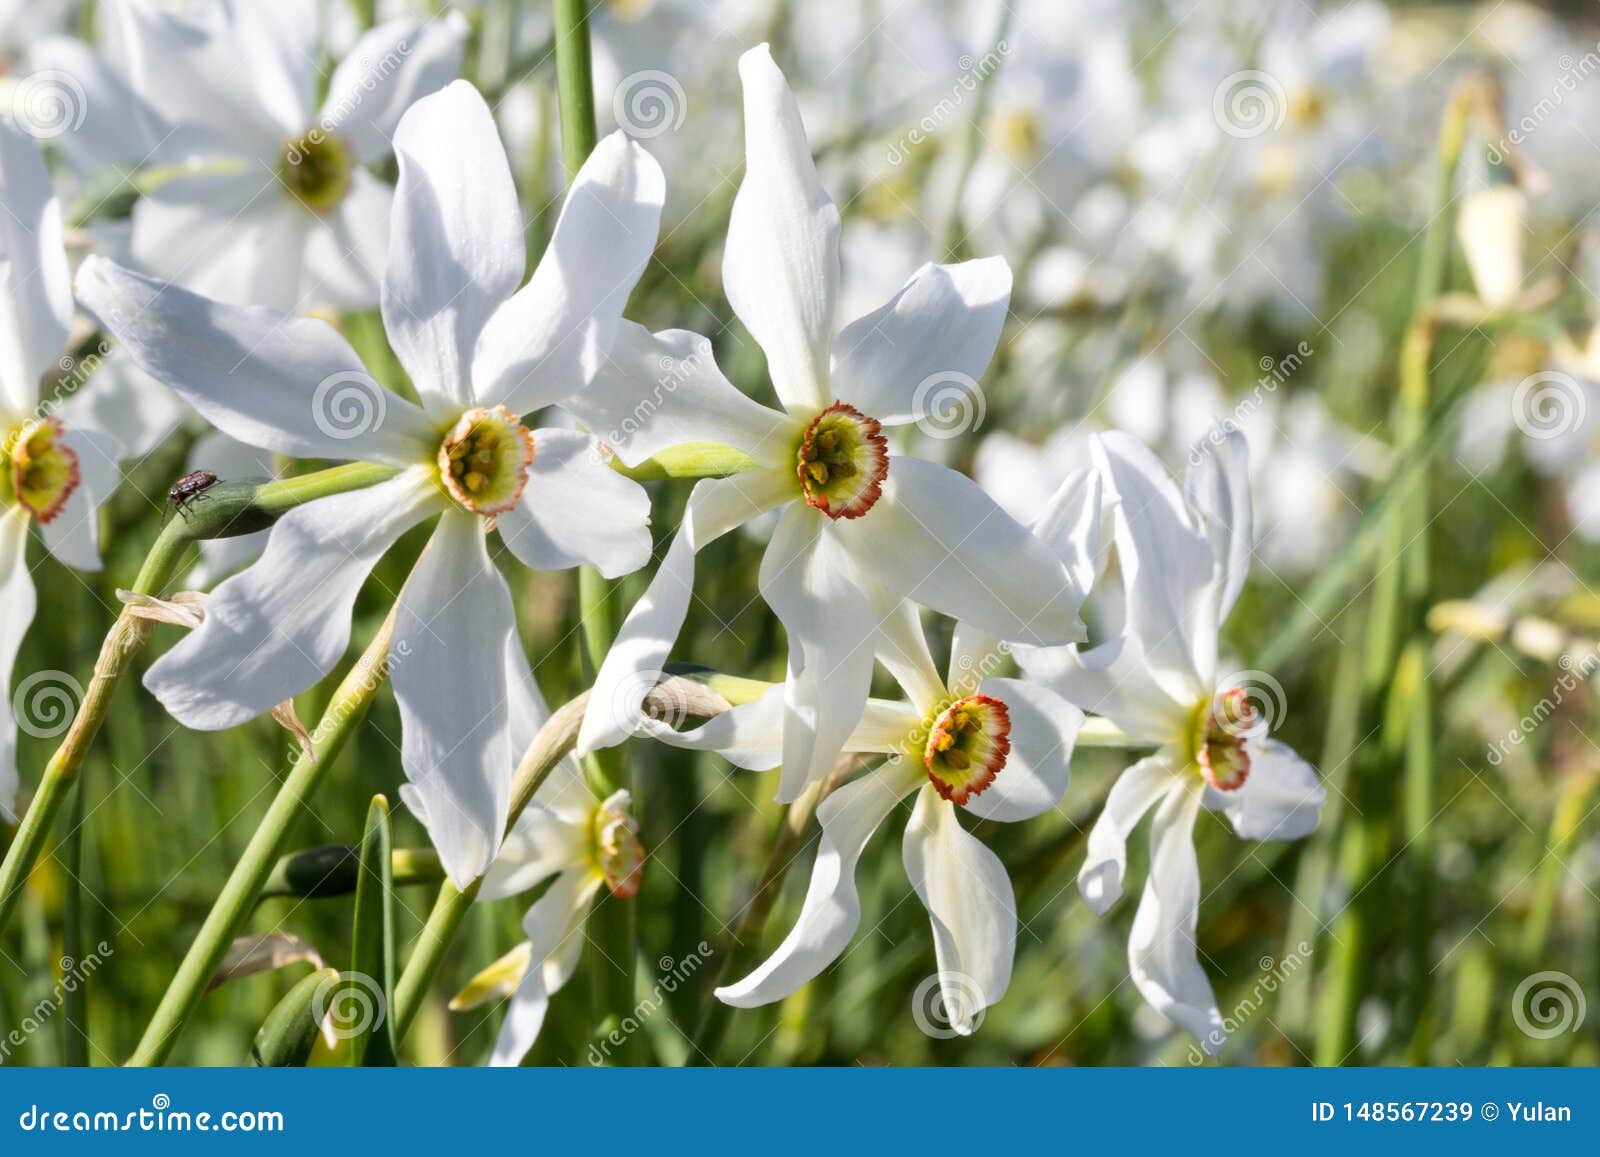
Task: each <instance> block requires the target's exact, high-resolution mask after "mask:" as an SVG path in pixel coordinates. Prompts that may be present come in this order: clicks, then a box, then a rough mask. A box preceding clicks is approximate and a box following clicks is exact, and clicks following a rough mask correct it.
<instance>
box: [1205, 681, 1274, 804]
mask: <svg viewBox="0 0 1600 1157" xmlns="http://www.w3.org/2000/svg"><path fill="white" fill-rule="evenodd" d="M1260 734H1261V715H1260V713H1259V712H1258V711H1256V709H1255V707H1254V705H1252V704H1251V702H1250V699H1249V696H1248V695H1246V693H1245V690H1244V688H1243V687H1230V688H1229V689H1228V690H1226V691H1219V692H1217V694H1216V695H1215V696H1213V697H1212V698H1211V700H1210V701H1208V702H1202V703H1201V704H1200V705H1199V707H1197V708H1196V709H1195V724H1194V740H1193V743H1194V762H1195V765H1196V766H1198V767H1199V769H1200V774H1201V775H1203V776H1205V779H1206V782H1207V783H1209V784H1210V785H1211V786H1212V787H1214V788H1216V789H1217V790H1218V791H1238V790H1239V789H1240V788H1241V787H1243V786H1244V782H1245V780H1247V779H1249V778H1250V747H1249V742H1250V740H1252V739H1254V738H1256V737H1257V736H1259V735H1260Z"/></svg>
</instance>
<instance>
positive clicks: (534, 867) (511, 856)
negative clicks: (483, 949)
mask: <svg viewBox="0 0 1600 1157" xmlns="http://www.w3.org/2000/svg"><path fill="white" fill-rule="evenodd" d="M406 788H407V789H408V790H411V791H415V789H414V788H412V787H411V785H410V784H407V785H406ZM593 807H594V805H593V801H592V800H591V802H590V806H589V808H588V809H586V810H585V812H584V813H583V817H584V820H585V821H587V820H589V819H591V818H592V815H593ZM426 811H427V805H426V803H424V804H423V808H422V812H421V813H420V814H422V815H425V814H426ZM424 822H426V821H424ZM591 840H592V837H591V834H590V830H589V825H588V823H587V822H583V823H573V822H571V821H570V820H569V819H567V818H566V817H565V816H563V815H561V814H560V813H558V812H556V811H554V810H552V809H551V808H547V807H545V806H543V805H542V804H540V803H539V802H538V801H537V800H536V801H534V802H533V803H531V804H529V805H528V806H527V807H526V808H525V809H523V812H522V814H521V815H520V816H518V817H517V823H516V826H515V827H513V828H512V830H511V834H510V835H509V836H507V837H506V839H505V842H504V843H503V844H501V845H500V854H499V855H498V856H496V857H495V861H494V863H493V864H491V865H489V870H488V871H487V872H485V873H484V876H483V884H482V886H481V887H480V888H479V889H478V900H479V902H480V903H487V902H490V901H494V900H504V899H506V898H507V897H508V896H518V895H521V894H522V893H523V892H526V891H528V890H529V889H530V888H533V887H535V886H536V885H538V884H539V883H540V882H541V881H543V880H546V879H548V878H549V877H551V876H553V875H555V874H556V873H557V872H561V871H565V870H566V869H568V868H572V867H578V866H587V865H588V863H589V854H590V844H591Z"/></svg>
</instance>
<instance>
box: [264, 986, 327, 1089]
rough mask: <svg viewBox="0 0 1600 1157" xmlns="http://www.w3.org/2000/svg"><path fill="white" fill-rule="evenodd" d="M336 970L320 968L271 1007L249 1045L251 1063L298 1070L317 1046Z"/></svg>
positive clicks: (265, 1066)
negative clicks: (325, 1002) (319, 1020)
mask: <svg viewBox="0 0 1600 1157" xmlns="http://www.w3.org/2000/svg"><path fill="white" fill-rule="evenodd" d="M338 983H339V970H338V969H336V968H319V969H317V970H316V971H315V972H313V973H311V975H309V976H307V977H306V978H305V979H304V980H302V981H300V983H299V984H297V985H295V986H294V987H293V988H291V989H290V990H289V992H288V994H287V995H286V996H284V998H283V999H282V1000H280V1001H279V1002H278V1003H277V1004H276V1005H274V1006H273V1008H272V1011H271V1012H269V1013H268V1014H267V1019H266V1020H264V1021H262V1022H261V1028H260V1030H259V1031H257V1033H256V1039H255V1040H254V1042H252V1043H251V1045H250V1062H251V1063H252V1064H255V1065H259V1066H262V1067H263V1068H286V1067H287V1068H299V1067H301V1066H303V1065H304V1064H305V1063H306V1060H307V1058H308V1057H309V1056H310V1055H311V1049H312V1046H314V1045H315V1044H316V1043H317V1030H318V1028H319V1027H320V1025H319V1023H318V1018H319V1017H320V1015H321V1012H322V1007H323V1003H324V1000H325V998H326V996H327V994H328V993H329V992H330V991H332V990H333V987H334V985H336V984H338Z"/></svg>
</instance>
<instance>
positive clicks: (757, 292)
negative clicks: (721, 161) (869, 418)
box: [722, 44, 839, 410]
mask: <svg viewBox="0 0 1600 1157" xmlns="http://www.w3.org/2000/svg"><path fill="white" fill-rule="evenodd" d="M739 76H740V78H741V79H742V80H743V81H744V121H745V124H744V141H745V146H744V147H745V171H744V182H743V183H742V184H741V185H740V186H739V193H738V195H737V196H736V197H735V198H734V201H733V213H732V216H731V217H730V219H729V222H728V241H727V246H726V248H725V249H724V251H723V257H722V284H723V289H724V291H725V292H726V293H727V296H728V303H729V304H730V305H732V306H733V311H734V313H736V314H738V315H739V320H740V321H742V322H744V324H745V327H746V328H747V329H749V331H750V333H751V335H752V336H753V337H754V338H755V339H756V341H757V342H758V343H759V344H760V346H761V348H762V350H763V351H765V353H766V355H767V373H768V374H769V376H770V377H771V378H772V384H773V387H774V388H775V389H776V390H777V391H778V397H780V398H782V399H783V403H784V405H785V406H787V407H788V408H789V409H790V410H794V409H795V408H796V407H800V408H802V409H804V408H813V409H815V408H820V407H822V406H825V405H827V403H828V397H829V392H830V391H829V389H828V385H827V383H828V350H829V347H830V344H831V339H832V337H833V311H834V302H835V298H836V296H837V294H838V289H839V210H838V209H837V208H836V207H835V206H834V203H833V202H832V201H831V200H830V199H829V198H828V194H827V191H826V190H825V189H823V187H822V181H821V180H820V179H819V178H818V176H817V168H816V165H814V164H813V163H812V160H811V145H810V143H809V142H808V141H807V140H806V130H805V125H804V124H802V123H801V121H800V110H799V109H798V108H797V107H796V105H795V100H794V94H793V93H792V92H790V91H789V84H788V82H787V81H786V80H785V79H784V77H783V73H782V72H781V71H779V69H778V66H777V65H776V64H774V63H773V61H772V54H771V52H770V51H769V50H768V49H767V46H766V45H765V44H763V45H760V46H758V47H756V48H752V49H751V50H750V51H749V52H746V53H745V54H744V55H743V56H741V57H740V58H739Z"/></svg>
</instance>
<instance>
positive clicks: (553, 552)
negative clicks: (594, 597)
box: [498, 429, 650, 578]
mask: <svg viewBox="0 0 1600 1157" xmlns="http://www.w3.org/2000/svg"><path fill="white" fill-rule="evenodd" d="M533 440H534V444H535V445H536V446H537V447H538V449H537V452H536V453H535V454H534V456H533V466H532V468H531V469H530V470H529V472H528V485H527V488H526V489H525V490H524V491H523V492H522V499H521V501H520V502H518V503H517V505H516V506H515V507H513V508H512V509H511V510H508V511H506V513H504V514H502V515H500V517H499V520H498V524H499V527H500V537H501V538H502V539H504V540H505V544H506V546H508V547H510V548H511V552H512V553H513V554H515V555H516V556H517V557H518V558H520V559H521V560H522V561H523V562H525V563H526V564H527V565H528V566H531V567H532V568H533V569H534V570H566V569H567V568H568V567H574V566H578V565H580V564H585V563H586V564H588V565H590V566H593V567H597V568H598V569H599V571H600V573H601V574H603V575H605V576H606V578H617V577H619V576H621V575H625V574H632V573H633V572H634V571H636V570H638V569H639V568H640V567H642V566H643V565H644V564H645V563H647V562H649V561H650V496H649V495H648V494H646V493H645V491H644V487H642V486H640V485H639V484H638V483H637V482H635V481H633V479H631V478H624V477H623V476H622V475H621V474H618V473H617V472H616V471H615V470H613V469H612V468H611V467H610V466H609V465H608V464H607V463H606V462H605V460H604V459H602V458H601V456H600V451H599V443H597V442H596V441H595V440H594V439H593V438H591V437H589V436H588V435H587V434H580V433H578V432H577V431H576V430H551V429H542V430H536V431H534V435H533Z"/></svg>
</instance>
